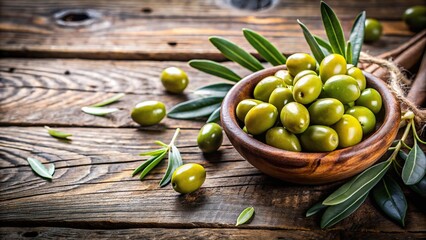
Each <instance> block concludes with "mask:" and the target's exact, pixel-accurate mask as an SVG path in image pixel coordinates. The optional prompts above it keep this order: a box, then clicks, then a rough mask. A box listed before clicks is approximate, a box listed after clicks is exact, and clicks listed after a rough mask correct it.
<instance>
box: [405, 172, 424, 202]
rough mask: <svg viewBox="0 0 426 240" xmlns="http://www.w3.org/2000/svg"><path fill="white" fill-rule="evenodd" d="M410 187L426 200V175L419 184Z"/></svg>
mask: <svg viewBox="0 0 426 240" xmlns="http://www.w3.org/2000/svg"><path fill="white" fill-rule="evenodd" d="M409 187H410V188H411V189H412V190H413V191H414V192H416V193H418V194H419V195H420V196H421V197H423V198H426V175H425V176H424V177H423V178H422V179H421V180H420V181H419V182H418V183H416V184H413V185H409Z"/></svg>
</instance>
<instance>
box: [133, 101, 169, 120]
mask: <svg viewBox="0 0 426 240" xmlns="http://www.w3.org/2000/svg"><path fill="white" fill-rule="evenodd" d="M130 116H131V117H132V119H133V121H135V122H137V123H139V124H140V125H141V126H150V125H154V124H157V123H159V122H160V121H161V120H162V119H163V118H164V117H165V116H166V106H165V105H164V103H162V102H159V101H144V102H141V103H138V104H137V105H136V106H135V107H134V108H133V110H132V113H131V115H130Z"/></svg>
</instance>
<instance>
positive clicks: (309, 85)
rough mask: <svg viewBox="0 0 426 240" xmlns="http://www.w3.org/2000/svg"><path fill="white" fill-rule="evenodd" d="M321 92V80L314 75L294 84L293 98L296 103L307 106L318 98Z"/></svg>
mask: <svg viewBox="0 0 426 240" xmlns="http://www.w3.org/2000/svg"><path fill="white" fill-rule="evenodd" d="M321 91H322V82H321V79H320V78H319V77H318V76H315V75H306V76H304V77H302V78H301V79H300V80H299V81H297V82H296V84H294V87H293V98H294V100H295V101H296V102H299V103H302V104H309V103H311V102H313V101H315V100H316V99H317V98H318V96H319V95H320V94H321Z"/></svg>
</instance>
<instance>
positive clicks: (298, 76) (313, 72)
mask: <svg viewBox="0 0 426 240" xmlns="http://www.w3.org/2000/svg"><path fill="white" fill-rule="evenodd" d="M306 75H314V76H318V74H317V73H316V72H315V71H313V70H303V71H301V72H299V73H298V74H297V75H296V76H295V77H294V78H293V85H294V84H296V83H297V81H299V79H301V78H302V77H304V76H306Z"/></svg>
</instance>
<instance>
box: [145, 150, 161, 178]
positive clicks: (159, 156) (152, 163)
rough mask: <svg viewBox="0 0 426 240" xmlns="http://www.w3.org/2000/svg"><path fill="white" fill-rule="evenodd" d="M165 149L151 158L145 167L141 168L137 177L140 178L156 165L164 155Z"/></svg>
mask: <svg viewBox="0 0 426 240" xmlns="http://www.w3.org/2000/svg"><path fill="white" fill-rule="evenodd" d="M166 153H167V151H164V152H163V153H161V154H159V155H157V156H156V157H155V158H154V159H152V160H151V161H150V162H149V164H147V166H146V167H145V168H143V170H142V172H141V175H140V176H139V178H140V179H141V180H142V179H143V178H144V177H145V176H146V175H147V174H148V173H149V172H150V171H151V170H152V169H153V168H154V167H155V166H157V165H158V164H159V163H160V162H161V160H163V158H164V157H165V156H166Z"/></svg>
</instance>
